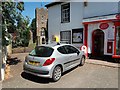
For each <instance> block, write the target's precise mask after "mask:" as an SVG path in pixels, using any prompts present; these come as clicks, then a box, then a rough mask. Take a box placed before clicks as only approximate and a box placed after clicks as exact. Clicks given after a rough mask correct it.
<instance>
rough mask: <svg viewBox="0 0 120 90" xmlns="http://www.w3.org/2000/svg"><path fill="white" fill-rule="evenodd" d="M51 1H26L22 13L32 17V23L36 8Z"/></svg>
mask: <svg viewBox="0 0 120 90" xmlns="http://www.w3.org/2000/svg"><path fill="white" fill-rule="evenodd" d="M48 3H50V2H24V9H25V10H24V11H23V12H22V15H23V16H24V17H25V16H28V17H29V18H30V23H31V21H32V19H33V18H35V9H36V8H41V7H44V6H45V5H46V4H48Z"/></svg>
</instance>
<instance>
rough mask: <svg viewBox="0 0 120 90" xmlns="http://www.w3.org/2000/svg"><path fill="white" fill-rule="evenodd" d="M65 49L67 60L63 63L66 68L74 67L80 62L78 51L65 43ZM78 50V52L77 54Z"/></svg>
mask: <svg viewBox="0 0 120 90" xmlns="http://www.w3.org/2000/svg"><path fill="white" fill-rule="evenodd" d="M64 48H65V50H66V51H67V55H68V57H69V58H68V60H67V62H66V63H64V65H65V67H66V70H69V69H71V68H72V67H75V66H76V65H78V64H79V63H80V52H79V51H78V50H77V49H76V48H75V47H73V46H70V45H66V46H64ZM78 52H79V54H77V53H78Z"/></svg>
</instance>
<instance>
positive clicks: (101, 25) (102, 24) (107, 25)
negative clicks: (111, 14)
mask: <svg viewBox="0 0 120 90" xmlns="http://www.w3.org/2000/svg"><path fill="white" fill-rule="evenodd" d="M108 27H109V24H108V23H101V24H100V26H99V28H100V29H102V30H104V29H107V28H108Z"/></svg>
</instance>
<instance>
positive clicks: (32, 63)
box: [29, 61, 40, 66]
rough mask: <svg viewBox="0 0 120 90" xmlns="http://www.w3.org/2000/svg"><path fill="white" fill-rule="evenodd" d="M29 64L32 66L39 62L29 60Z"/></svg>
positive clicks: (37, 64)
mask: <svg viewBox="0 0 120 90" xmlns="http://www.w3.org/2000/svg"><path fill="white" fill-rule="evenodd" d="M29 64H30V65H33V66H39V65H40V62H34V61H29Z"/></svg>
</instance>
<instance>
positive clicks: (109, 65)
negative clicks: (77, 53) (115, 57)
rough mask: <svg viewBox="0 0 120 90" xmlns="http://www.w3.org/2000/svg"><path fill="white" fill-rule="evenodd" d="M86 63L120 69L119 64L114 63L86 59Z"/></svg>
mask: <svg viewBox="0 0 120 90" xmlns="http://www.w3.org/2000/svg"><path fill="white" fill-rule="evenodd" d="M86 63H89V64H96V65H103V66H108V67H114V68H120V64H119V63H113V62H108V61H102V60H97V59H86Z"/></svg>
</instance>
